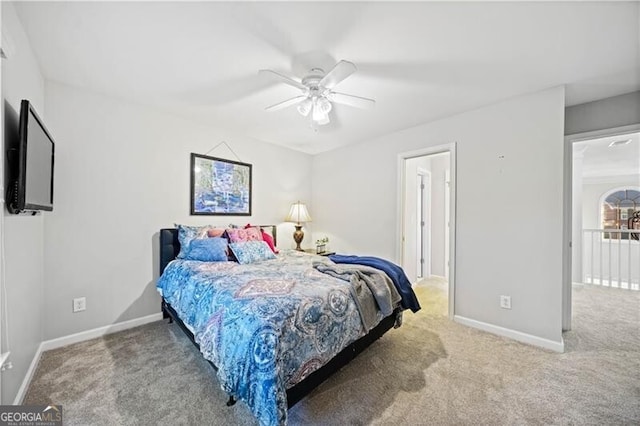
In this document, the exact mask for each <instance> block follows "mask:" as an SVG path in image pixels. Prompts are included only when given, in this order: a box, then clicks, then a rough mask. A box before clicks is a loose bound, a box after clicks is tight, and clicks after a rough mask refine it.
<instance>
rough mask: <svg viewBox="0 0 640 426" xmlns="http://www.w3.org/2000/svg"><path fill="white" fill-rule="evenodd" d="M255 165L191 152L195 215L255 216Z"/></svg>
mask: <svg viewBox="0 0 640 426" xmlns="http://www.w3.org/2000/svg"><path fill="white" fill-rule="evenodd" d="M251 190H252V165H251V164H248V163H242V162H240V161H233V160H226V159H223V158H217V157H209V156H206V155H201V154H196V153H191V202H190V204H191V206H190V207H191V214H192V215H208V216H251V199H252V196H251V195H252V194H251Z"/></svg>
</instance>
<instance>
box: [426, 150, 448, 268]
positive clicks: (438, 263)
mask: <svg viewBox="0 0 640 426" xmlns="http://www.w3.org/2000/svg"><path fill="white" fill-rule="evenodd" d="M449 162H450V159H449V154H448V153H446V154H438V155H434V156H432V157H431V169H430V170H431V275H439V276H441V277H444V276H445V268H446V265H445V259H446V249H445V242H444V239H445V233H446V226H447V217H446V216H445V211H446V205H445V204H446V203H445V176H446V171H447V170H449Z"/></svg>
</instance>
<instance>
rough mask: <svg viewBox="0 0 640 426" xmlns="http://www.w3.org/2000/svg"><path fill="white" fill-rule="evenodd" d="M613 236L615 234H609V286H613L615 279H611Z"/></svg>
mask: <svg viewBox="0 0 640 426" xmlns="http://www.w3.org/2000/svg"><path fill="white" fill-rule="evenodd" d="M611 237H613V235H612V234H609V263H608V265H607V266H608V267H607V269H608V270H609V271H608V272H609V281H608V282H607V284H608V285H609V287H613V281H611V269H612V268H611V240H612V239H613V238H611ZM601 273H602V275H604V271H603V272H601Z"/></svg>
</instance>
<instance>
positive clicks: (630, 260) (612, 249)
mask: <svg viewBox="0 0 640 426" xmlns="http://www.w3.org/2000/svg"><path fill="white" fill-rule="evenodd" d="M582 233H583V241H584V242H585V244H583V246H582V262H583V265H582V270H583V276H584V279H583V281H584V283H585V284H594V285H601V286H605V282H606V286H607V287H613V288H619V289H622V288H624V289H627V290H634V291H640V238H639V237H640V230H638V229H583V230H582ZM587 234H590V235H591V253H587V250H589V243H587ZM605 235H606V236H607V237H608V238H605ZM614 238H615V239H616V240H617V241H615V242H614V241H612V240H613V239H614ZM625 238H626V239H627V243H626V244H625V243H624V241H622V240H623V239H625ZM607 239H608V240H609V241H606V240H607ZM596 250H598V253H597V254H596ZM605 250H606V251H607V253H606V254H605V253H604V251H605ZM625 250H626V253H625ZM632 252H634V253H635V254H633V253H632ZM596 262H597V263H596ZM625 262H627V264H626V265H625ZM588 271H590V272H591V273H590V274H588V273H587V272H588ZM596 278H597V280H596Z"/></svg>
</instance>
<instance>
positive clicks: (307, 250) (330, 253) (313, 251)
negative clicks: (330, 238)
mask: <svg viewBox="0 0 640 426" xmlns="http://www.w3.org/2000/svg"><path fill="white" fill-rule="evenodd" d="M305 252H307V253H311V254H317V255H318V256H331V255H332V254H336V252H335V251H325V252H322V253H316V250H315V249H306V250H305Z"/></svg>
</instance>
